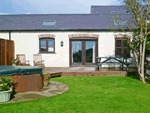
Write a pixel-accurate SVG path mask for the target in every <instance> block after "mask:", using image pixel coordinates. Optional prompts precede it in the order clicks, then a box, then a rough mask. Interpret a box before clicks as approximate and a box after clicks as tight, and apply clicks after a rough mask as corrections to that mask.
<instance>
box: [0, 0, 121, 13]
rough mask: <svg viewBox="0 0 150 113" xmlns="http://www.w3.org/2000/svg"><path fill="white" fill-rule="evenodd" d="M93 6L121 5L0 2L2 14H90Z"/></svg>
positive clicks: (69, 0)
mask: <svg viewBox="0 0 150 113" xmlns="http://www.w3.org/2000/svg"><path fill="white" fill-rule="evenodd" d="M91 5H121V3H120V2H119V1H118V0H0V13H1V14H3V13H4V14H5V13H6V14H27V13H29V14H66V13H68V14H72V13H90V7H91Z"/></svg>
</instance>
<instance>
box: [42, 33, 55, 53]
mask: <svg viewBox="0 0 150 113" xmlns="http://www.w3.org/2000/svg"><path fill="white" fill-rule="evenodd" d="M39 53H55V38H54V36H52V35H49V36H48V35H42V37H41V36H39Z"/></svg>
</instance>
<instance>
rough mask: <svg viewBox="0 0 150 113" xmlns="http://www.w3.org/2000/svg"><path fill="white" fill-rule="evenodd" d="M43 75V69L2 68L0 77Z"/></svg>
mask: <svg viewBox="0 0 150 113" xmlns="http://www.w3.org/2000/svg"><path fill="white" fill-rule="evenodd" d="M36 73H40V74H42V68H41V67H32V66H0V76H2V75H29V74H36Z"/></svg>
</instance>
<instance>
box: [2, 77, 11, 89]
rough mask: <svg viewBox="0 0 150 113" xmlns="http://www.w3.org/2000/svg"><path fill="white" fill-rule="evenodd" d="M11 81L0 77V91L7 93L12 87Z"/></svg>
mask: <svg viewBox="0 0 150 113" xmlns="http://www.w3.org/2000/svg"><path fill="white" fill-rule="evenodd" d="M12 82H13V81H12V79H11V78H9V77H8V76H2V77H0V91H7V90H9V89H10V87H11V86H12Z"/></svg>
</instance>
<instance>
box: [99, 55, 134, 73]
mask: <svg viewBox="0 0 150 113" xmlns="http://www.w3.org/2000/svg"><path fill="white" fill-rule="evenodd" d="M102 58H106V60H104V61H103V62H102V61H101V59H102ZM121 58H122V59H123V60H121ZM129 58H132V57H96V59H98V60H99V62H96V64H97V66H98V70H99V66H101V69H102V65H103V64H104V63H119V64H120V65H122V70H123V66H124V65H126V66H127V71H128V66H129V65H130V64H131V63H128V62H127V59H129ZM110 59H114V60H115V61H117V62H107V61H109V60H110Z"/></svg>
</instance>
